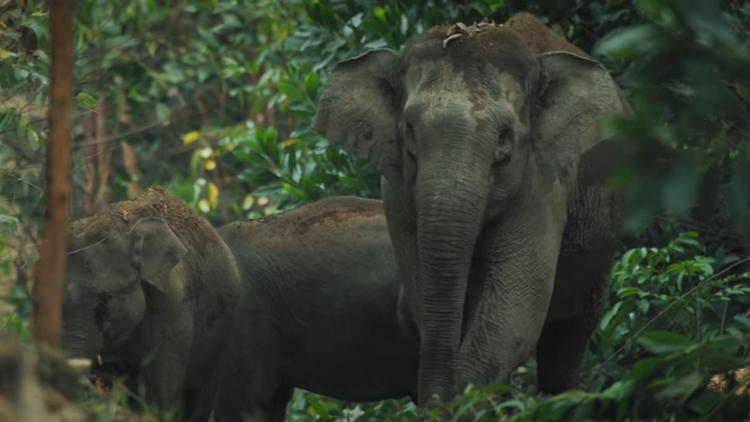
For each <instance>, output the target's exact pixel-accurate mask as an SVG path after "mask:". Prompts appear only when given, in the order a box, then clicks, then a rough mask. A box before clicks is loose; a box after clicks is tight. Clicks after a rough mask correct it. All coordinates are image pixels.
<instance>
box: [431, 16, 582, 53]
mask: <svg viewBox="0 0 750 422" xmlns="http://www.w3.org/2000/svg"><path fill="white" fill-rule="evenodd" d="M420 41H421V42H427V43H430V42H432V43H440V46H441V48H442V49H447V48H448V47H450V46H455V47H456V49H458V50H465V49H475V50H480V51H486V50H494V51H498V52H504V53H522V52H523V50H526V51H528V52H531V53H534V54H540V53H544V52H549V51H567V52H569V53H573V54H577V55H580V56H584V57H588V55H587V54H586V53H585V52H584V51H583V50H581V49H579V48H578V47H576V46H574V45H573V44H571V43H570V42H568V41H567V40H566V39H565V38H564V37H562V36H561V35H558V34H557V33H555V32H554V31H552V30H551V29H549V28H548V27H547V26H546V25H545V24H544V23H543V22H542V21H540V20H539V19H538V18H536V17H535V16H534V15H532V14H531V13H527V12H520V13H516V14H515V15H513V16H511V18H510V19H508V20H507V21H506V22H505V23H495V22H491V21H486V20H485V21H482V22H479V23H474V24H472V25H464V24H462V23H456V24H454V25H449V26H436V27H433V28H431V29H430V30H429V31H427V32H426V33H425V34H424V35H422V37H420ZM524 47H525V48H524Z"/></svg>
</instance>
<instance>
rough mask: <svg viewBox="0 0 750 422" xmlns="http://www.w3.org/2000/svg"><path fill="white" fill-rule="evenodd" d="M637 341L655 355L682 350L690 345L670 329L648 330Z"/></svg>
mask: <svg viewBox="0 0 750 422" xmlns="http://www.w3.org/2000/svg"><path fill="white" fill-rule="evenodd" d="M638 343H639V344H640V345H641V346H643V348H645V349H646V350H648V351H649V352H651V353H654V354H657V355H659V354H664V353H672V352H680V351H684V350H685V349H686V348H688V347H689V346H691V345H692V343H690V342H689V341H688V340H687V339H686V338H684V337H682V336H681V335H679V334H676V333H673V332H670V331H649V332H647V333H645V334H642V335H641V336H640V337H638Z"/></svg>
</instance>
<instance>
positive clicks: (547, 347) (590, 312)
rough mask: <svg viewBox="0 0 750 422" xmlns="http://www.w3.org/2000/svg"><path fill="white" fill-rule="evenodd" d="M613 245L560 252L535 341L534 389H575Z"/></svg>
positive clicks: (554, 391)
mask: <svg viewBox="0 0 750 422" xmlns="http://www.w3.org/2000/svg"><path fill="white" fill-rule="evenodd" d="M612 251H613V248H610V247H607V248H602V249H600V250H595V251H575V252H570V251H567V252H563V253H561V254H560V259H559V261H558V265H557V276H556V280H555V289H554V292H553V294H552V301H551V303H550V309H549V313H548V316H547V321H546V322H545V324H544V329H543V331H542V335H541V337H540V338H539V343H538V344H537V350H536V359H537V367H538V372H537V389H538V390H539V391H540V392H545V393H551V394H555V393H559V392H562V391H565V390H570V389H575V388H578V383H579V376H580V370H581V365H582V362H583V357H584V354H585V352H586V345H587V344H588V339H589V337H590V336H591V333H592V332H593V330H594V328H595V327H596V322H597V320H598V319H599V314H600V313H601V309H602V302H603V296H604V292H605V291H606V287H607V280H608V276H609V270H610V265H611V264H610V262H611V257H612Z"/></svg>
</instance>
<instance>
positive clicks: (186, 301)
mask: <svg viewBox="0 0 750 422" xmlns="http://www.w3.org/2000/svg"><path fill="white" fill-rule="evenodd" d="M70 232H71V233H70V238H69V248H68V251H69V253H68V270H67V274H66V280H67V284H66V289H65V298H64V304H63V319H64V324H63V325H64V329H63V349H64V350H65V351H66V352H67V354H68V355H69V356H70V357H80V358H89V359H92V360H94V362H96V360H97V359H96V357H97V355H101V358H102V359H103V361H104V363H105V365H107V366H110V365H115V366H117V368H118V372H124V374H125V375H129V383H130V386H131V388H133V389H134V390H133V391H143V390H141V387H143V388H145V394H146V399H147V400H148V401H149V402H150V403H152V404H156V405H157V406H158V407H159V408H160V409H161V410H162V411H164V412H165V413H164V415H168V414H169V412H171V411H176V418H175V419H177V420H180V419H184V420H207V419H208V416H209V414H210V410H211V407H212V405H213V395H214V392H215V381H216V379H215V378H214V374H215V373H216V372H217V368H216V364H217V361H218V359H217V356H218V355H219V353H220V352H221V351H222V350H223V349H224V346H225V343H226V341H227V339H228V334H229V328H230V326H231V325H230V324H231V322H232V317H233V313H234V310H235V302H236V298H237V296H238V292H239V274H238V272H237V268H236V265H235V263H234V257H233V255H232V254H231V251H229V249H228V248H227V247H226V245H225V244H224V242H223V241H222V240H221V238H220V237H219V236H218V235H217V234H216V232H215V231H214V229H213V228H211V226H210V225H209V224H208V222H206V221H205V220H203V219H202V218H200V217H199V216H197V215H196V214H194V213H193V212H192V210H190V209H189V208H188V207H187V206H186V205H185V204H184V203H183V202H182V201H180V200H179V199H177V198H174V197H172V196H171V195H169V194H168V193H167V192H166V191H164V190H163V189H161V188H151V189H149V190H148V191H147V192H146V193H144V194H143V195H142V196H141V197H139V198H138V199H136V200H134V201H125V202H120V203H118V204H114V205H112V207H111V208H110V209H109V210H107V211H105V212H102V213H100V214H97V215H94V216H92V217H88V218H85V219H82V220H78V221H76V222H73V223H72V224H71V230H70ZM105 372H106V371H105Z"/></svg>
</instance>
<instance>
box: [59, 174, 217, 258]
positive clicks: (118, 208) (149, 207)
mask: <svg viewBox="0 0 750 422" xmlns="http://www.w3.org/2000/svg"><path fill="white" fill-rule="evenodd" d="M144 217H158V218H163V219H164V220H165V221H166V222H167V224H168V225H169V227H170V228H171V229H172V231H174V233H175V235H177V237H178V238H179V239H180V240H181V241H182V242H183V243H184V244H185V245H190V246H192V247H195V248H205V247H207V246H209V245H210V244H215V243H216V242H220V239H219V237H218V235H217V234H216V233H215V232H214V230H212V229H211V226H210V224H209V223H208V222H207V221H206V220H204V219H203V218H202V217H200V216H199V215H197V214H196V213H195V212H194V211H193V210H192V209H190V207H189V206H188V205H187V204H185V202H183V201H182V200H181V199H179V198H177V197H175V196H173V195H172V194H170V193H169V192H167V191H166V190H165V189H164V188H162V187H159V186H155V187H151V188H149V189H148V190H147V191H146V192H144V193H142V194H141V195H140V196H139V197H138V198H136V199H133V200H130V201H122V202H118V203H115V204H112V205H110V206H109V207H108V208H107V209H105V210H103V211H101V212H100V213H98V214H95V215H93V216H90V217H86V218H82V219H80V220H76V221H74V222H73V223H72V224H71V226H70V235H71V238H75V239H77V242H79V243H82V244H74V245H71V246H72V247H73V248H79V247H84V246H86V245H88V244H91V243H94V242H98V241H101V240H103V239H105V238H106V237H107V235H108V234H109V233H110V232H112V231H119V232H124V231H128V230H130V228H131V227H132V226H133V224H135V222H137V221H138V220H140V219H141V218H144ZM199 253H200V252H199Z"/></svg>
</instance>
